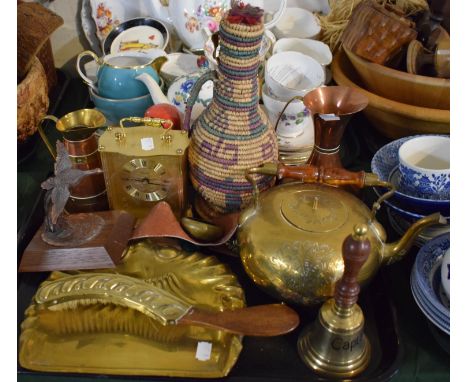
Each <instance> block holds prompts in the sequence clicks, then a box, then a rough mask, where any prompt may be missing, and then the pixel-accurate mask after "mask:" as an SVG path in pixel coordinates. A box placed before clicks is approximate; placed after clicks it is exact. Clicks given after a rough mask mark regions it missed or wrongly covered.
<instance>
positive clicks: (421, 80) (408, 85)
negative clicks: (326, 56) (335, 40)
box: [343, 47, 450, 110]
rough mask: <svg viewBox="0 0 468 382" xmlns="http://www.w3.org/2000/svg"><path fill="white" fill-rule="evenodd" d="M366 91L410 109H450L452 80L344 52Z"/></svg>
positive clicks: (347, 51)
mask: <svg viewBox="0 0 468 382" xmlns="http://www.w3.org/2000/svg"><path fill="white" fill-rule="evenodd" d="M343 49H344V50H345V53H346V55H347V56H348V58H349V60H350V61H351V63H352V65H353V67H354V69H355V70H356V72H357V73H358V78H360V79H361V80H362V83H363V84H364V87H365V88H366V89H367V90H369V91H371V92H372V93H375V94H377V95H379V96H382V97H385V98H388V99H391V100H393V101H397V102H402V103H406V104H409V105H416V106H423V107H430V108H434V109H444V110H449V109H450V80H448V79H445V78H437V77H428V76H420V75H417V74H411V73H406V72H402V71H400V70H395V69H392V68H388V67H386V66H383V65H379V64H374V63H372V62H369V61H366V60H364V59H362V58H361V57H359V56H356V55H355V54H354V53H353V52H351V51H349V50H348V49H346V48H344V47H343Z"/></svg>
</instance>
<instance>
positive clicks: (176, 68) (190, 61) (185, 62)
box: [159, 53, 201, 86]
mask: <svg viewBox="0 0 468 382" xmlns="http://www.w3.org/2000/svg"><path fill="white" fill-rule="evenodd" d="M198 60H199V56H196V55H194V54H188V53H171V54H168V55H167V61H166V62H165V63H164V64H162V66H161V71H160V72H159V74H160V75H161V77H163V78H164V80H165V81H166V84H167V85H168V86H169V85H170V84H171V83H172V82H174V81H175V79H176V78H178V77H182V76H186V75H188V74H190V73H195V72H197V71H199V70H201V68H200V67H199V65H198Z"/></svg>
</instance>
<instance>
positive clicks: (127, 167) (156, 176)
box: [120, 158, 169, 202]
mask: <svg viewBox="0 0 468 382" xmlns="http://www.w3.org/2000/svg"><path fill="white" fill-rule="evenodd" d="M166 178H167V176H166V169H165V168H164V166H163V165H162V164H161V163H160V162H158V161H156V160H153V159H142V158H135V159H132V160H130V161H128V162H127V163H125V164H124V165H123V166H122V169H121V171H120V180H121V182H122V185H123V188H124V190H125V192H126V193H127V194H128V195H130V196H131V197H132V198H135V199H138V200H142V201H146V202H156V201H159V200H163V199H165V198H166V196H167V191H168V186H169V182H168V181H167V180H166Z"/></svg>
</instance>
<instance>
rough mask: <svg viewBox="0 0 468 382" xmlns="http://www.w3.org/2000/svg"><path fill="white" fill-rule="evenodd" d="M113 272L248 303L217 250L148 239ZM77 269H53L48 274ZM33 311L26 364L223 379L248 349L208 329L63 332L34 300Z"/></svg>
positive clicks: (194, 297)
mask: <svg viewBox="0 0 468 382" xmlns="http://www.w3.org/2000/svg"><path fill="white" fill-rule="evenodd" d="M105 271H107V272H110V273H113V272H117V273H122V274H126V275H129V276H133V277H136V278H139V279H143V280H145V281H146V282H149V283H153V284H155V285H157V286H159V287H161V288H164V289H166V290H169V291H170V292H172V293H173V294H174V295H176V296H177V297H179V298H180V299H182V300H184V301H186V302H188V303H190V304H193V305H195V306H199V307H203V308H204V309H214V310H225V309H235V308H240V307H243V306H245V298H244V291H243V289H242V288H241V286H240V285H239V283H238V281H237V279H236V277H235V276H234V274H233V273H232V272H231V270H230V269H229V268H228V267H227V266H226V265H224V264H221V263H220V262H219V261H218V260H217V259H216V258H215V257H213V256H206V255H202V254H200V253H193V254H188V253H186V252H184V251H181V250H178V249H174V248H164V247H161V246H157V245H156V244H153V243H151V242H150V241H142V242H139V243H137V244H135V245H133V246H132V247H131V248H130V249H129V252H128V253H127V255H126V258H125V261H124V263H123V264H122V265H119V267H118V268H116V269H112V270H105ZM101 272H102V271H101ZM71 273H72V272H70V273H64V272H53V273H52V274H51V275H50V276H49V278H48V279H51V278H60V277H66V276H67V275H68V274H71ZM99 305H100V306H101V307H102V312H104V313H100V314H101V315H100V317H104V318H108V320H109V322H112V320H113V317H116V316H115V314H119V313H118V312H116V311H113V314H109V313H106V314H107V317H106V315H105V312H108V310H107V311H106V310H105V309H109V308H105V305H103V304H96V306H95V307H96V308H98V309H101V308H100V306H99ZM95 307H93V308H95ZM83 309H88V312H89V309H90V308H89V307H88V308H83V307H77V308H75V309H73V317H75V316H76V315H79V314H80V313H82V311H81V312H80V311H79V310H83ZM100 312H101V311H100ZM49 314H50V313H49ZM53 314H58V315H60V314H62V317H61V318H60V319H61V320H65V324H64V327H65V326H66V325H68V327H70V325H75V324H74V323H73V322H71V321H73V320H74V318H71V317H72V316H70V315H68V322H67V321H66V320H67V318H66V317H65V314H64V312H54V313H53ZM86 314H89V313H86ZM121 314H123V313H121ZM25 316H26V318H25V320H24V321H23V323H22V325H21V329H22V333H21V336H20V341H19V362H20V364H21V366H23V367H24V368H27V369H31V370H36V371H49V372H50V371H53V372H67V373H97V374H117V375H152V376H171V377H176V376H178V377H199V378H215V377H222V376H226V375H227V374H228V373H229V371H230V370H231V368H232V367H233V366H234V364H235V362H236V361H237V358H238V356H239V353H240V351H241V349H242V343H241V341H242V337H241V336H238V335H233V334H228V333H226V332H223V331H219V330H213V329H206V328H200V327H192V326H186V327H184V328H183V327H182V326H176V327H170V328H168V327H159V328H157V330H156V331H155V333H156V335H154V334H152V336H151V339H150V338H149V336H148V335H146V334H145V336H146V338H145V337H143V336H139V335H135V334H125V333H122V332H115V329H112V330H111V331H110V332H98V333H96V332H94V333H93V332H92V331H91V332H79V331H78V332H75V333H74V334H66V335H56V334H54V333H52V332H50V331H48V330H46V329H44V327H43V326H41V325H40V319H39V317H38V314H37V313H36V311H35V310H34V309H33V308H32V305H30V307H29V308H28V309H27V311H26V314H25ZM82 317H86V316H85V315H83V316H82ZM93 317H94V316H93ZM131 324H132V325H133V322H132V323H131ZM181 328H183V329H182V330H181ZM133 331H135V330H133ZM127 333H128V332H127ZM202 341H203V342H209V343H211V345H212V349H211V355H210V358H209V360H205V361H200V360H197V359H196V352H197V347H198V346H199V343H200V342H202Z"/></svg>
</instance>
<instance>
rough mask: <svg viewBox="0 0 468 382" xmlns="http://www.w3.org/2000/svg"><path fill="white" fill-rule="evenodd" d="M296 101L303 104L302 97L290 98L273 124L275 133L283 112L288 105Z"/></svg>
mask: <svg viewBox="0 0 468 382" xmlns="http://www.w3.org/2000/svg"><path fill="white" fill-rule="evenodd" d="M296 100H299V101H301V102H302V103H304V97H302V96H294V97H293V98H291V99H290V100H289V101H288V102H286V105H284V107H283V110H281V113H280V115H279V116H278V119H277V120H276V123H275V132H276V130H277V129H278V125H279V121H280V120H281V117H282V116H283V114H284V112H285V111H286V109H287V108H288V106H289V104H290V103H291V102H293V101H296Z"/></svg>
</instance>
